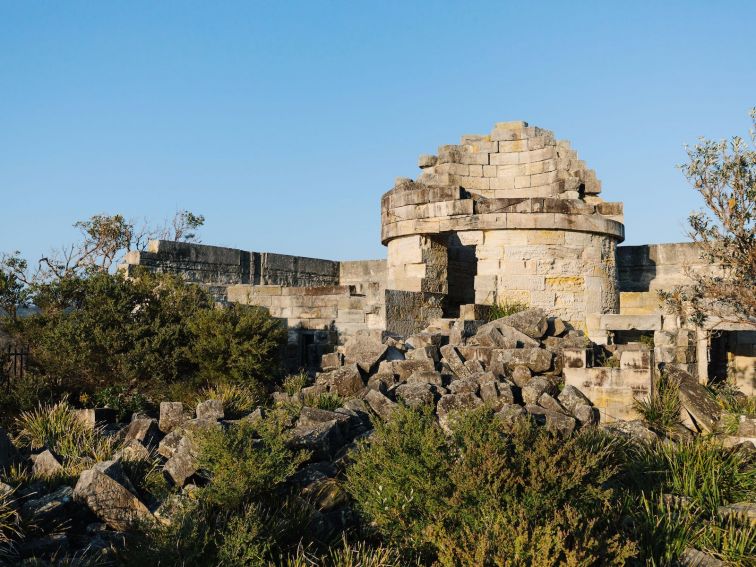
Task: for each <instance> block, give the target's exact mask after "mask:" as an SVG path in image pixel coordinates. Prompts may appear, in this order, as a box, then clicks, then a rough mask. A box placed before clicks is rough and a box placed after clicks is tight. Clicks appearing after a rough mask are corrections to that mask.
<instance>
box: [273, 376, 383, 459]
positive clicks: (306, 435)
mask: <svg viewBox="0 0 756 567" xmlns="http://www.w3.org/2000/svg"><path fill="white" fill-rule="evenodd" d="M371 391H372V390H371ZM344 443H345V441H344V437H343V436H342V434H341V430H340V429H339V424H338V421H336V420H335V419H334V420H332V421H327V422H325V423H316V424H313V425H306V426H298V427H295V428H294V429H292V430H291V431H290V433H289V440H288V442H287V444H288V445H289V446H290V447H291V448H292V449H295V450H305V451H309V452H310V453H311V457H310V459H311V460H313V461H327V460H329V459H332V458H333V457H334V456H335V455H336V452H337V451H338V450H339V449H340V448H341V447H342V446H343V445H344Z"/></svg>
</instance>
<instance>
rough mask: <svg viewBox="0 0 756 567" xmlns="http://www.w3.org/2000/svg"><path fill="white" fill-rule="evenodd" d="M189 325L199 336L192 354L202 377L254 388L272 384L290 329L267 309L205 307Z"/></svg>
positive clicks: (206, 379) (209, 380) (242, 306)
mask: <svg viewBox="0 0 756 567" xmlns="http://www.w3.org/2000/svg"><path fill="white" fill-rule="evenodd" d="M189 328H190V330H191V332H192V334H193V335H194V337H195V340H194V342H193V344H192V348H191V351H190V358H191V360H192V361H193V362H194V363H195V364H196V365H197V368H198V375H199V377H200V378H201V379H203V380H205V381H207V382H209V383H219V382H222V381H224V380H228V381H230V382H233V383H235V384H242V385H245V386H248V387H250V388H259V387H260V386H261V385H266V386H271V385H272V383H273V380H274V379H275V378H276V376H277V375H278V372H279V371H280V367H279V366H280V365H279V360H280V357H279V356H277V355H278V354H279V353H278V351H279V350H280V349H281V346H282V344H283V341H284V340H285V339H286V336H287V331H286V328H285V327H284V326H283V325H282V324H281V322H280V321H278V320H276V319H274V318H272V317H271V316H270V314H269V313H268V311H267V310H266V309H264V308H262V307H255V306H250V305H239V304H236V303H234V304H230V305H227V306H224V307H219V308H215V309H204V310H201V311H199V312H197V313H196V315H195V316H194V317H193V318H192V319H191V320H190V321H189Z"/></svg>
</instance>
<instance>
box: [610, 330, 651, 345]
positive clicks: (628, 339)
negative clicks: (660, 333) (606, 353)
mask: <svg viewBox="0 0 756 567" xmlns="http://www.w3.org/2000/svg"><path fill="white" fill-rule="evenodd" d="M613 335H614V344H615V345H627V344H630V343H641V344H644V345H646V346H648V347H649V348H650V349H653V348H654V332H653V331H639V330H637V329H631V330H628V331H614V332H613Z"/></svg>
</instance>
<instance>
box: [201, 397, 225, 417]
mask: <svg viewBox="0 0 756 567" xmlns="http://www.w3.org/2000/svg"><path fill="white" fill-rule="evenodd" d="M196 414H197V419H208V420H219V419H223V417H224V416H225V412H224V410H223V402H221V401H220V400H205V401H204V402H200V403H198V404H197V410H196Z"/></svg>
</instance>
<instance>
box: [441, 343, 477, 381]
mask: <svg viewBox="0 0 756 567" xmlns="http://www.w3.org/2000/svg"><path fill="white" fill-rule="evenodd" d="M441 356H443V360H444V362H446V364H448V365H449V369H450V370H451V371H452V372H453V373H454V374H455V375H456V376H457V378H471V377H472V376H471V373H470V371H469V370H468V369H467V368H466V367H465V361H464V360H462V357H461V356H460V354H459V351H458V350H457V349H456V348H455V347H454V345H445V346H442V347H441Z"/></svg>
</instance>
